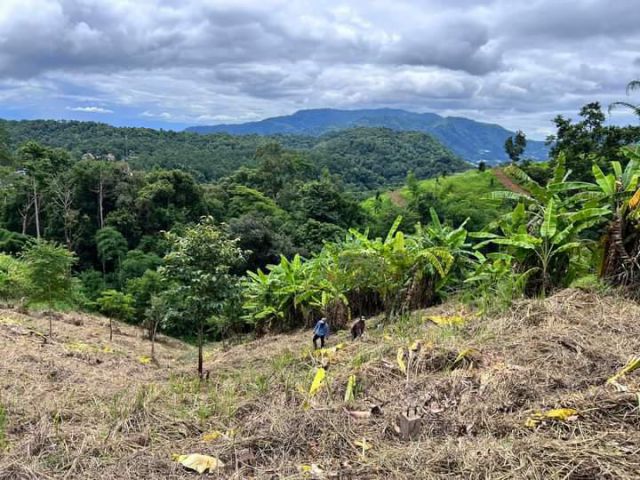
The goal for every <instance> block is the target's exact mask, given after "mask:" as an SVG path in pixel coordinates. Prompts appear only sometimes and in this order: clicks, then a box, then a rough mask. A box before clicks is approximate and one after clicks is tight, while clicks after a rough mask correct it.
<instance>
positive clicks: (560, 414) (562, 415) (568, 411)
mask: <svg viewBox="0 0 640 480" xmlns="http://www.w3.org/2000/svg"><path fill="white" fill-rule="evenodd" d="M577 414H578V411H577V410H575V409H573V408H556V409H554V410H549V411H548V412H547V413H545V414H544V416H545V417H546V418H548V419H550V420H559V421H561V422H564V421H566V420H568V419H569V418H570V417H573V416H574V415H577Z"/></svg>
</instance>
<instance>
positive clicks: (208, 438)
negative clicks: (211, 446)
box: [202, 430, 224, 442]
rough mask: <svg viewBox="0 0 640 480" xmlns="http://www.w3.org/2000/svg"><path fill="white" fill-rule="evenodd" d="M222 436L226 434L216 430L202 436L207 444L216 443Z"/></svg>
mask: <svg viewBox="0 0 640 480" xmlns="http://www.w3.org/2000/svg"><path fill="white" fill-rule="evenodd" d="M222 436H224V433H222V432H221V431H220V430H214V431H213V432H209V433H205V434H204V435H203V436H202V440H204V441H205V442H214V441H216V440H218V439H219V438H220V437H222Z"/></svg>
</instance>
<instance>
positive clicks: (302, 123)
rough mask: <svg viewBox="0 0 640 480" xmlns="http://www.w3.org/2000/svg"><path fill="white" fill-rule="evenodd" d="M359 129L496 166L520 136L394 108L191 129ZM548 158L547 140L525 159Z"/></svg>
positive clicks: (532, 143)
mask: <svg viewBox="0 0 640 480" xmlns="http://www.w3.org/2000/svg"><path fill="white" fill-rule="evenodd" d="M353 127H385V128H390V129H393V130H398V131H417V132H423V133H429V134H431V135H433V136H434V137H436V138H437V139H438V140H440V141H441V142H442V143H443V144H444V145H445V146H446V147H448V148H449V149H451V150H452V151H453V152H454V153H456V154H458V155H459V156H460V157H462V158H463V159H465V160H466V161H468V162H471V163H476V164H477V163H478V162H480V161H485V162H487V163H488V164H496V163H500V162H503V161H506V160H508V158H507V155H506V154H505V151H504V142H505V140H506V139H507V138H508V137H510V136H512V135H514V132H512V131H509V130H507V129H505V128H503V127H501V126H500V125H497V124H492V123H482V122H477V121H475V120H471V119H468V118H463V117H442V116H440V115H437V114H435V113H415V112H409V111H406V110H398V109H389V108H380V109H365V110H336V109H329V108H323V109H312V110H300V111H297V112H295V113H294V114H292V115H286V116H281V117H273V118H267V119H264V120H260V121H256V122H248V123H240V124H221V125H211V126H194V127H189V128H187V129H186V130H187V131H189V132H195V133H200V134H210V133H229V134H232V135H250V134H257V135H276V134H296V135H312V136H319V135H322V134H324V133H327V132H332V131H338V130H342V129H346V128H353ZM547 155H548V148H547V146H546V145H545V143H544V142H541V141H537V140H528V141H527V149H526V152H525V155H524V157H525V158H531V159H534V160H545V159H546V158H547Z"/></svg>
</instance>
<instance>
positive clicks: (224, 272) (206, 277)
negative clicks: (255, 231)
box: [161, 217, 243, 378]
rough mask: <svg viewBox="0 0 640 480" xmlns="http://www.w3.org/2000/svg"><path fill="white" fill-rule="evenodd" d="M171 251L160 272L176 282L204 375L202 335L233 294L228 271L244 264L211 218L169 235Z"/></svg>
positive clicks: (232, 242) (229, 240) (232, 245)
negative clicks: (196, 344)
mask: <svg viewBox="0 0 640 480" xmlns="http://www.w3.org/2000/svg"><path fill="white" fill-rule="evenodd" d="M168 237H169V240H170V242H171V245H172V248H171V251H170V252H169V253H168V254H167V255H166V256H165V257H164V265H163V267H161V272H162V274H163V275H164V276H165V278H167V279H168V280H170V281H172V282H175V287H174V290H175V292H176V295H177V296H179V297H180V298H181V303H182V308H183V309H184V312H183V316H182V319H181V322H182V323H183V324H184V325H185V326H188V327H189V328H191V329H192V331H194V330H195V332H197V336H198V374H199V375H200V377H201V378H202V375H203V356H202V350H203V345H204V335H205V329H206V326H207V323H208V322H209V321H210V320H211V318H212V317H213V316H214V315H219V314H220V313H221V312H222V311H223V309H224V304H225V301H226V300H227V299H228V298H229V297H230V296H231V295H232V294H233V293H234V291H235V288H236V285H237V280H236V278H235V277H234V276H233V275H232V274H231V271H232V270H233V269H234V268H236V267H237V266H238V265H239V264H240V263H242V261H243V253H242V251H241V250H240V249H239V248H238V247H237V245H236V243H237V242H236V241H235V240H232V239H230V238H229V237H228V236H227V234H225V233H224V232H223V231H222V230H221V229H220V228H218V227H217V226H216V225H215V224H214V222H213V219H212V218H210V217H206V218H203V219H202V221H201V222H200V223H199V224H198V225H194V226H191V227H188V228H186V229H185V230H184V231H182V232H180V234H178V233H174V232H170V233H168Z"/></svg>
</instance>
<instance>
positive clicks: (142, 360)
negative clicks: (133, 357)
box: [138, 355, 151, 365]
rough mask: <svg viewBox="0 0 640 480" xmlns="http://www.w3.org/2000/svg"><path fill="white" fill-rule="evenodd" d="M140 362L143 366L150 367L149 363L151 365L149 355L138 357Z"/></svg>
mask: <svg viewBox="0 0 640 480" xmlns="http://www.w3.org/2000/svg"><path fill="white" fill-rule="evenodd" d="M138 361H139V362H140V363H141V364H142V365H148V364H149V363H151V357H149V356H148V355H142V356H140V357H138Z"/></svg>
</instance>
